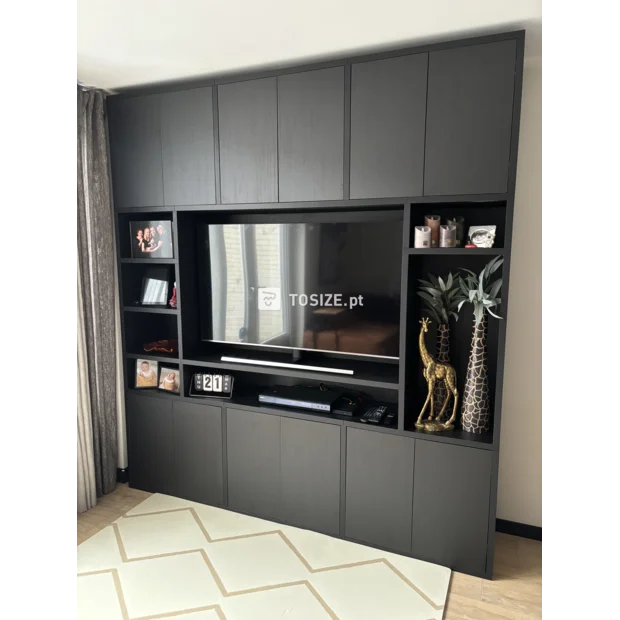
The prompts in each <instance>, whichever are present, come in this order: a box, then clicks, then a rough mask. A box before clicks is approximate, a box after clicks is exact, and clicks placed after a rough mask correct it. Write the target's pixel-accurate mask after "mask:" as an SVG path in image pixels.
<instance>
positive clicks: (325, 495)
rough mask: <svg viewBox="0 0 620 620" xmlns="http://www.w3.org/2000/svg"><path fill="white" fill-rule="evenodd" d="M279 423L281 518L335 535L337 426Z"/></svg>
mask: <svg viewBox="0 0 620 620" xmlns="http://www.w3.org/2000/svg"><path fill="white" fill-rule="evenodd" d="M280 422H281V432H282V436H281V447H282V456H281V470H282V519H283V521H285V522H286V523H290V524H291V525H296V526H298V527H303V528H308V529H311V530H316V531H319V532H324V533H325V534H332V535H334V536H337V535H338V533H339V531H340V525H339V522H340V429H341V427H340V426H337V425H335V424H323V423H319V422H310V421H306V420H295V419H293V418H282V419H281V420H280Z"/></svg>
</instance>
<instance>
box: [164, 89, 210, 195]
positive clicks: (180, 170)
mask: <svg viewBox="0 0 620 620" xmlns="http://www.w3.org/2000/svg"><path fill="white" fill-rule="evenodd" d="M161 142H162V158H163V178H164V203H165V204H166V205H201V204H214V203H215V172H214V170H215V167H214V151H213V91H212V89H211V88H194V89H191V90H183V91H179V92H175V93H166V94H164V95H162V98H161Z"/></svg>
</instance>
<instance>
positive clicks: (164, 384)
mask: <svg viewBox="0 0 620 620" xmlns="http://www.w3.org/2000/svg"><path fill="white" fill-rule="evenodd" d="M158 387H159V389H160V390H165V391H166V392H172V393H174V394H179V393H180V391H181V384H180V381H179V371H178V369H176V368H166V367H165V366H162V367H161V369H160V371H159V386H158Z"/></svg>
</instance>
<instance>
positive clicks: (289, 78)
mask: <svg viewBox="0 0 620 620" xmlns="http://www.w3.org/2000/svg"><path fill="white" fill-rule="evenodd" d="M278 174H279V187H280V192H279V199H280V202H294V201H305V200H341V199H342V198H343V174H344V67H334V68H332V69H322V70H321V71H305V72H303V73H292V74H289V75H282V76H280V77H278Z"/></svg>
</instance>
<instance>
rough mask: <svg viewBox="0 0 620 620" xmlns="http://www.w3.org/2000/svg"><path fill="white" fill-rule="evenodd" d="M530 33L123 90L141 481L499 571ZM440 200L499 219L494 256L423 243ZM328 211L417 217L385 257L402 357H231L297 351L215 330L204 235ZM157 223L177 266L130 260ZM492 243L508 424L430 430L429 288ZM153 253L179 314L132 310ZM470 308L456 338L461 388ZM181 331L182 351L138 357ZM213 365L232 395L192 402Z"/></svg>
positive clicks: (481, 219)
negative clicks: (225, 338)
mask: <svg viewBox="0 0 620 620" xmlns="http://www.w3.org/2000/svg"><path fill="white" fill-rule="evenodd" d="M524 38H525V33H524V32H523V31H518V32H507V33H501V34H497V35H492V36H485V37H478V38H475V39H464V40H460V41H449V42H445V43H433V44H432V45H424V46H419V47H414V48H408V49H400V50H394V51H393V52H381V53H378V54H370V55H364V56H358V57H352V58H344V59H335V60H331V61H328V62H325V63H318V64H314V65H305V66H301V67H287V68H283V69H276V70H270V71H265V72H259V73H249V74H243V75H233V76H227V77H218V78H215V79H207V80H202V81H190V82H187V83H182V84H178V85H174V86H170V85H168V86H153V87H145V88H135V89H128V90H127V91H125V92H122V93H120V94H118V95H113V96H110V97H108V106H107V107H108V125H109V133H110V148H111V164H112V181H113V192H114V203H115V209H116V217H117V220H116V226H117V230H116V236H117V251H118V272H119V286H120V292H121V307H122V312H121V328H122V335H123V359H124V361H125V401H126V415H127V427H128V449H129V454H128V458H129V483H130V485H131V486H133V487H136V488H139V489H144V490H146V491H152V492H160V493H166V494H170V495H174V496H178V497H183V498H186V499H190V500H193V501H197V502H202V503H206V504H211V505H214V506H220V507H223V508H226V509H228V510H234V511H238V512H241V513H246V514H251V515H255V516H258V517H262V518H266V519H271V520H274V521H276V522H281V523H286V524H290V525H295V526H298V527H302V528H308V529H312V530H316V531H319V532H323V533H326V534H329V535H332V536H337V537H341V538H344V539H347V540H352V541H355V542H361V543H364V544H367V545H370V546H374V547H377V548H380V549H386V550H389V551H392V552H396V553H401V554H405V555H410V556H413V557H416V558H420V559H423V560H428V561H431V562H436V563H439V564H443V565H446V566H449V567H451V568H453V569H455V570H458V571H461V572H465V573H469V574H472V575H478V576H483V577H486V578H492V576H493V551H494V531H495V513H496V502H497V478H498V462H499V449H500V424H501V403H502V383H503V368H504V350H505V342H506V322H507V320H508V317H507V314H506V313H507V303H506V302H507V300H508V294H509V288H510V287H509V276H510V259H511V241H512V219H513V210H514V190H515V179H516V167H517V146H518V136H519V117H520V105H521V82H522V71H523V45H524ZM431 213H432V214H439V215H440V216H441V217H442V220H443V219H444V218H447V217H452V216H455V215H462V216H463V217H464V218H465V225H466V227H468V226H470V225H481V224H493V225H495V226H496V228H497V236H496V240H495V246H496V247H493V248H488V249H465V248H454V249H444V248H430V249H417V248H414V243H413V239H414V228H415V226H416V225H422V224H423V223H424V216H425V215H427V214H431ZM287 218H288V219H287ZM326 218H327V219H328V220H329V221H332V222H358V221H373V222H374V221H376V222H377V223H380V222H382V221H384V220H386V219H389V220H390V221H393V222H394V221H395V222H397V224H398V226H399V227H400V228H402V240H401V241H399V242H398V243H397V244H396V245H395V244H388V245H389V246H390V247H389V248H387V249H386V251H388V250H389V251H394V252H396V260H397V262H399V263H400V279H399V280H396V287H398V283H399V282H400V307H396V310H397V311H398V314H397V315H396V320H397V321H398V322H399V330H398V350H399V355H398V359H392V360H386V359H381V358H368V357H350V356H349V357H347V356H343V355H338V354H326V353H322V352H320V351H313V352H304V353H303V354H302V359H301V360H300V363H301V364H308V365H314V366H321V367H325V368H329V367H336V368H348V369H351V370H353V374H352V375H342V374H336V373H329V372H326V373H324V372H319V371H312V370H307V369H303V368H295V367H289V368H275V367H269V366H262V365H247V364H243V363H235V362H230V361H229V362H223V361H222V359H221V358H222V356H230V357H245V358H251V357H252V356H254V357H255V358H256V359H265V360H272V361H273V360H276V359H284V360H285V361H287V362H293V359H292V356H291V355H290V354H286V355H285V354H284V353H281V354H278V353H276V352H275V351H274V350H273V349H272V350H262V349H260V348H252V347H249V346H246V345H244V344H241V343H240V344H237V345H234V344H226V343H219V342H214V341H209V342H207V341H204V340H202V338H201V320H202V319H203V316H202V315H203V308H204V304H203V302H202V301H203V300H202V299H201V295H202V296H204V291H202V292H201V289H200V287H199V286H198V282H199V279H200V264H201V261H200V258H199V257H200V252H201V251H202V250H201V244H204V238H203V237H202V238H201V237H200V236H199V234H198V231H199V230H200V229H201V227H204V226H205V225H211V224H222V223H239V224H241V225H243V223H245V222H263V221H268V222H274V223H278V222H282V221H284V220H286V221H287V222H292V221H294V222H300V221H301V222H307V223H313V222H320V221H326ZM145 220H168V221H170V222H171V232H172V234H173V240H174V258H170V259H160V260H155V259H142V258H132V256H131V251H130V249H131V248H130V243H132V240H131V239H130V237H129V224H130V223H131V222H133V221H145ZM444 221H445V220H444ZM344 225H345V226H346V225H347V224H344ZM400 228H399V229H398V234H399V235H400V234H401V233H400ZM375 229H376V230H377V231H378V230H380V226H379V225H378V224H377V226H376V227H375ZM376 234H377V235H379V234H380V233H378V232H377V233H376ZM201 239H202V241H201ZM377 241H380V239H377ZM371 243H372V240H370V241H368V242H367V243H366V244H365V245H362V246H361V248H360V252H364V251H365V250H366V251H367V249H368V248H369V247H371V246H370V244H371ZM494 256H502V257H503V258H504V264H503V266H502V277H503V281H504V284H503V291H502V308H501V312H502V316H504V317H505V319H504V320H501V321H497V320H493V321H490V322H489V332H488V348H489V384H490V390H491V396H492V402H493V425H492V429H491V431H490V432H489V433H486V434H484V435H473V434H470V433H466V432H464V431H463V430H462V429H461V428H460V425H458V421H459V418H458V417H457V427H456V428H455V429H454V430H453V431H451V432H445V433H439V434H429V433H423V432H418V431H417V430H416V429H415V420H416V418H417V415H418V413H419V411H420V408H421V406H422V403H423V401H424V398H425V396H426V385H425V382H424V379H423V377H422V373H421V365H420V359H419V351H418V336H419V330H420V325H419V320H420V318H421V315H422V307H421V300H420V298H419V297H418V296H417V295H416V289H417V286H418V279H419V278H426V277H427V274H428V273H434V274H436V275H442V274H446V273H447V272H449V271H451V272H452V273H456V272H458V270H460V269H462V268H467V269H472V270H474V271H480V270H481V269H482V268H483V267H484V265H485V264H486V263H488V261H489V260H491V259H492V258H493V257H494ZM288 260H289V262H290V260H291V259H290V257H289V259H288ZM386 264H387V263H386ZM152 266H165V267H166V268H167V269H168V274H169V284H170V285H172V284H173V283H174V282H176V285H177V308H169V307H148V306H139V305H136V301H137V300H138V298H139V293H140V286H141V282H142V277H143V275H144V273H145V270H146V269H148V268H149V267H152ZM290 268H291V269H294V265H290ZM382 269H383V271H381V270H382ZM376 270H377V273H378V274H379V278H378V281H382V280H385V279H386V278H387V277H389V276H395V275H397V274H396V273H395V272H394V273H392V272H390V273H388V272H387V267H385V265H382V261H380V260H378V261H376ZM243 277H245V276H243ZM260 286H266V285H265V284H260ZM171 290H172V289H171V288H170V291H171ZM231 303H232V302H231ZM468 313H469V310H468V309H467V307H465V308H464V309H463V311H462V312H461V314H460V317H459V320H458V322H457V323H455V324H454V325H453V327H452V333H451V337H452V342H451V348H452V350H451V360H452V364H453V365H454V366H455V369H456V372H457V378H458V382H459V386H458V387H459V391H460V392H461V393H462V387H463V382H464V379H465V370H466V366H467V359H468V355H469V348H470V343H471V335H472V323H473V321H472V318H473V317H470V316H468ZM433 330H434V326H432V328H431V330H430V332H429V333H428V334H427V343H428V345H429V347H430V346H433V339H434V336H435V335H434V331H433ZM172 338H174V339H177V340H178V352H176V353H174V354H170V355H167V354H155V355H151V354H149V353H145V352H144V351H143V344H144V343H146V342H150V341H154V340H160V339H172ZM141 358H145V359H152V360H156V361H159V362H160V363H164V364H169V365H171V366H172V367H173V368H178V370H179V375H180V380H181V392H180V394H172V393H167V392H162V391H159V390H136V389H134V383H133V381H134V375H135V368H136V360H137V359H141ZM293 363H294V362H293ZM208 369H212V370H214V371H220V372H222V373H229V374H232V375H233V376H234V377H235V389H234V393H233V396H232V398H231V399H202V398H197V397H192V396H191V395H190V391H189V387H190V382H191V380H192V376H193V374H194V373H195V372H205V370H208ZM276 384H285V385H297V384H300V385H305V386H320V385H322V384H323V385H325V386H327V387H333V388H338V389H342V390H349V391H351V392H354V391H359V392H363V393H365V394H367V395H369V396H371V397H372V398H374V399H376V400H377V401H381V402H386V403H390V404H392V405H394V406H395V407H396V408H397V411H398V417H397V423H396V424H395V425H394V426H393V427H383V426H371V425H367V424H363V423H361V422H360V421H359V419H358V418H347V417H346V416H337V415H332V414H320V413H313V412H306V411H302V410H293V409H287V408H279V407H265V406H262V405H260V404H259V402H258V394H259V393H260V392H261V390H263V389H265V388H266V387H269V386H273V385H276Z"/></svg>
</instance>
